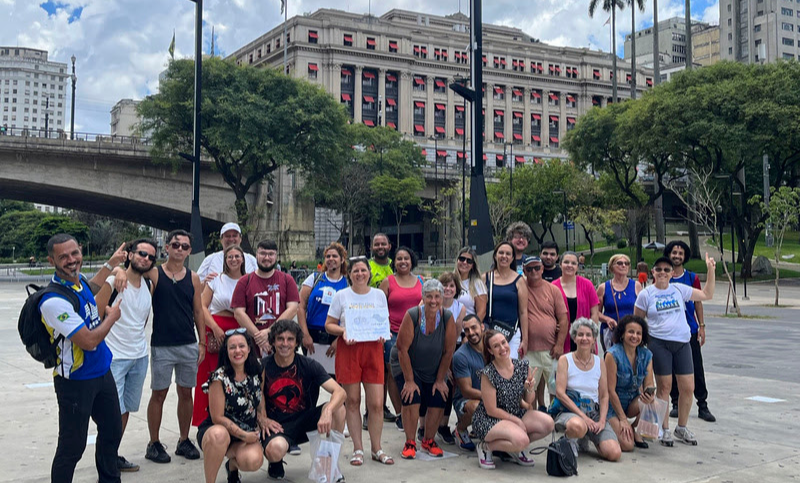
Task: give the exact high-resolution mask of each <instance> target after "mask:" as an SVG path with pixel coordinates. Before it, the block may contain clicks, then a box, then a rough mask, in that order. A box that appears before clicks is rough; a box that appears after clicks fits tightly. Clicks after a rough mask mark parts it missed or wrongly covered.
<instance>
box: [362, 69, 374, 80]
mask: <svg viewBox="0 0 800 483" xmlns="http://www.w3.org/2000/svg"><path fill="white" fill-rule="evenodd" d="M364 78H365V79H374V78H375V73H374V72H370V71H368V70H365V71H364Z"/></svg>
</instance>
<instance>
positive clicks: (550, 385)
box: [547, 359, 558, 396]
mask: <svg viewBox="0 0 800 483" xmlns="http://www.w3.org/2000/svg"><path fill="white" fill-rule="evenodd" d="M557 369H558V359H553V366H552V367H551V368H550V379H548V380H547V391H548V392H549V393H550V395H551V396H555V395H556V370H557Z"/></svg>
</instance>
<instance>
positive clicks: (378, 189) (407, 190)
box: [370, 174, 425, 246]
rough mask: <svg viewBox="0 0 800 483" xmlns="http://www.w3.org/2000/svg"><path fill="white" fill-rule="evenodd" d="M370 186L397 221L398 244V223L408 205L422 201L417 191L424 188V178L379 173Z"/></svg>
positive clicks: (398, 235) (406, 211)
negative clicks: (399, 176) (396, 176)
mask: <svg viewBox="0 0 800 483" xmlns="http://www.w3.org/2000/svg"><path fill="white" fill-rule="evenodd" d="M370 186H371V187H372V190H373V191H374V192H375V194H376V195H377V196H378V197H379V198H380V200H381V202H382V203H383V205H384V206H386V207H388V208H389V209H391V210H392V212H393V213H394V217H395V221H396V222H397V244H396V245H395V246H400V225H401V224H402V222H403V216H405V215H406V213H408V207H409V206H413V205H419V204H420V203H421V202H422V199H421V198H420V197H419V195H417V193H418V192H420V191H422V190H423V188H425V180H424V179H422V177H409V178H395V177H394V176H391V175H388V174H380V175H378V176H376V177H375V178H373V179H372V181H371V182H370Z"/></svg>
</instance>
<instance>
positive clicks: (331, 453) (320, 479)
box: [306, 431, 344, 483]
mask: <svg viewBox="0 0 800 483" xmlns="http://www.w3.org/2000/svg"><path fill="white" fill-rule="evenodd" d="M306 435H307V436H308V442H309V444H310V445H311V470H310V471H309V472H308V479H309V480H311V481H315V482H317V483H335V482H336V481H338V480H339V479H340V478H341V477H342V473H341V471H339V453H340V452H341V450H342V444H343V443H344V435H343V434H342V433H340V432H338V431H331V432H330V434H329V435H324V434H319V432H318V431H311V432H308V433H306Z"/></svg>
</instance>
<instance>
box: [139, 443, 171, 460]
mask: <svg viewBox="0 0 800 483" xmlns="http://www.w3.org/2000/svg"><path fill="white" fill-rule="evenodd" d="M144 457H145V458H147V459H149V460H150V461H154V462H156V463H169V462H170V461H172V458H170V456H169V455H168V454H167V448H165V447H164V445H163V444H161V442H160V441H154V442H152V443H149V444H148V445H147V451H146V452H145V453H144Z"/></svg>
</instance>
